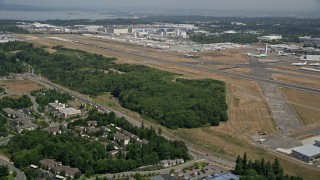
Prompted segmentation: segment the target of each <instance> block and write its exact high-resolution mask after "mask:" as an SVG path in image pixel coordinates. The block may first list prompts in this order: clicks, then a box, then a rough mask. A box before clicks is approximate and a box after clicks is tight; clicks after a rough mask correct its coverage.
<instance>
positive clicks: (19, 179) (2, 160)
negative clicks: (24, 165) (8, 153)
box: [0, 156, 26, 180]
mask: <svg viewBox="0 0 320 180" xmlns="http://www.w3.org/2000/svg"><path fill="white" fill-rule="evenodd" d="M0 164H4V165H8V167H9V169H10V171H16V172H17V176H16V179H17V180H25V179H26V176H25V175H24V173H23V172H22V171H21V170H20V169H18V168H16V167H15V166H14V165H13V163H12V162H9V161H8V160H7V159H6V158H5V157H3V156H0Z"/></svg>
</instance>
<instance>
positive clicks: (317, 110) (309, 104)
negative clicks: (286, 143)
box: [281, 88, 320, 125]
mask: <svg viewBox="0 0 320 180" xmlns="http://www.w3.org/2000/svg"><path fill="white" fill-rule="evenodd" d="M281 91H282V93H283V95H284V96H285V98H286V99H287V100H288V101H289V103H290V104H291V106H292V107H293V108H294V110H295V111H296V112H297V114H298V115H299V117H300V119H301V120H302V121H303V123H304V124H305V125H312V124H317V123H320V119H319V117H320V95H318V94H313V93H308V92H302V91H298V90H294V89H288V88H282V89H281Z"/></svg>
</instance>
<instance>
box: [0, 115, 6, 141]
mask: <svg viewBox="0 0 320 180" xmlns="http://www.w3.org/2000/svg"><path fill="white" fill-rule="evenodd" d="M6 136H8V122H7V120H6V118H4V117H3V116H1V115H0V137H6Z"/></svg>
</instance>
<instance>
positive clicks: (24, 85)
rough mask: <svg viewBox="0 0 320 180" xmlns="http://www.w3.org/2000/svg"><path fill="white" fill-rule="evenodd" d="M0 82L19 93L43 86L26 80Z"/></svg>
mask: <svg viewBox="0 0 320 180" xmlns="http://www.w3.org/2000/svg"><path fill="white" fill-rule="evenodd" d="M0 84H3V85H5V86H6V87H7V88H8V89H9V90H11V91H13V92H15V93H20V94H26V93H30V92H32V91H36V90H39V89H41V88H43V86H41V85H39V84H37V83H34V82H31V81H26V80H5V81H0Z"/></svg>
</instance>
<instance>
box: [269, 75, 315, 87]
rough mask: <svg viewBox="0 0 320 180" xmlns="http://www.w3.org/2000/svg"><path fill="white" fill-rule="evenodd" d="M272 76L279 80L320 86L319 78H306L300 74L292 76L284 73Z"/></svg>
mask: <svg viewBox="0 0 320 180" xmlns="http://www.w3.org/2000/svg"><path fill="white" fill-rule="evenodd" d="M272 77H273V78H274V79H275V80H279V81H284V82H288V83H295V84H300V85H303V86H310V87H315V88H320V80H317V79H309V78H304V77H299V76H291V75H283V74H272Z"/></svg>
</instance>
